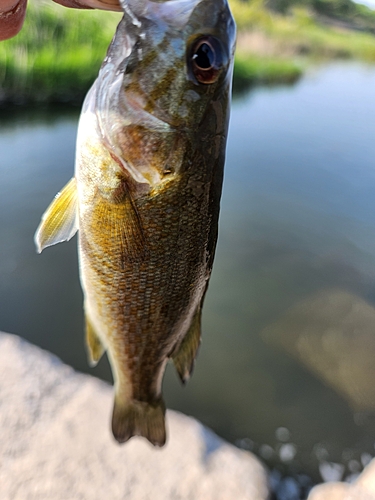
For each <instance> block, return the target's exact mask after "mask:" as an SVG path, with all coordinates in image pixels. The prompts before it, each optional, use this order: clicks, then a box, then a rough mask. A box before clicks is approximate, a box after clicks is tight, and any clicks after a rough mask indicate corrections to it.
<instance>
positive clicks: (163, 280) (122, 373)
mask: <svg viewBox="0 0 375 500" xmlns="http://www.w3.org/2000/svg"><path fill="white" fill-rule="evenodd" d="M122 8H123V11H124V15H123V18H122V20H121V22H120V24H119V26H118V28H117V31H116V34H115V36H114V38H113V40H112V43H111V45H110V47H109V49H108V52H107V56H106V58H105V60H104V62H103V64H102V67H101V69H100V72H99V76H98V78H97V80H96V81H95V83H94V84H93V86H92V88H91V90H90V91H89V93H88V94H87V96H86V99H85V102H84V105H83V109H82V113H81V117H80V122H79V127H78V137H77V151H76V165H75V176H74V178H73V179H71V181H70V182H69V183H68V184H67V185H66V186H65V188H64V189H63V190H62V191H61V193H59V194H58V195H57V196H56V198H55V200H54V201H53V202H52V204H51V205H50V207H49V208H48V209H47V211H46V212H45V214H44V215H43V217H42V221H41V223H40V225H39V228H38V230H37V232H36V235H35V241H36V245H37V248H38V251H39V252H41V251H42V250H43V249H44V248H45V247H47V246H50V245H54V244H55V243H58V242H61V241H65V240H69V239H70V238H71V237H72V236H73V235H74V234H75V232H76V231H77V229H79V232H78V250H79V260H80V277H81V283H82V288H83V292H84V309H85V316H86V343H87V348H88V355H89V360H90V363H91V364H92V365H95V364H96V363H97V362H98V361H99V359H100V358H101V356H102V355H103V353H104V352H105V351H106V352H107V354H108V357H109V361H110V364H111V368H112V372H113V376H114V384H115V402H114V409H113V417H112V430H113V434H114V437H115V438H116V439H117V441H118V442H121V443H122V442H125V441H127V440H128V439H129V438H131V437H132V436H134V435H140V436H144V437H145V438H147V439H148V440H149V441H150V442H151V443H152V444H153V445H156V446H163V445H164V443H165V440H166V431H165V422H164V416H165V405H164V402H163V399H162V393H161V386H162V379H163V375H164V370H165V366H166V363H167V361H168V359H170V358H171V359H172V360H173V362H174V365H175V367H176V369H177V372H178V374H179V376H180V378H181V380H182V382H184V383H185V382H186V381H187V380H188V379H189V377H190V375H191V372H192V369H193V364H194V360H195V358H196V355H197V351H198V347H199V344H200V338H201V326H200V325H201V311H202V303H203V299H204V295H205V293H206V290H207V286H208V281H209V278H210V274H211V269H212V264H213V258H214V253H215V246H216V240H217V231H218V216H219V206H220V196H221V187H222V177H223V167H224V159H225V148H226V138H227V129H228V120H229V106H230V93H231V79H232V65H233V54H234V46H235V24H234V21H233V18H232V16H231V13H230V10H229V7H228V5H227V0H127V1H125V0H123V2H122Z"/></svg>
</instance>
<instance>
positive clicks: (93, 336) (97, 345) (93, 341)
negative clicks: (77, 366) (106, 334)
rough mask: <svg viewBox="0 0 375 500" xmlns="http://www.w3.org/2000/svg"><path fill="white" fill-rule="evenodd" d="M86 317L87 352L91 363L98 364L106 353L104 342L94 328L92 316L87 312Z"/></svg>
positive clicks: (92, 364)
mask: <svg viewBox="0 0 375 500" xmlns="http://www.w3.org/2000/svg"><path fill="white" fill-rule="evenodd" d="M85 318H86V346H87V354H88V358H89V365H90V366H96V365H97V364H98V361H99V360H100V358H101V357H102V356H103V354H104V351H105V349H104V347H103V344H102V342H101V340H100V338H99V336H98V334H97V333H96V331H95V330H94V327H93V326H92V323H91V321H90V318H89V317H88V315H87V313H86V314H85Z"/></svg>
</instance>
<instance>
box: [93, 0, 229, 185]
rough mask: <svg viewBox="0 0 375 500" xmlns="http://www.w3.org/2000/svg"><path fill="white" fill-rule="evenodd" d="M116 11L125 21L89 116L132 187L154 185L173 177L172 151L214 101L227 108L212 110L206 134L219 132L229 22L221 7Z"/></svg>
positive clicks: (204, 0) (166, 5)
mask: <svg viewBox="0 0 375 500" xmlns="http://www.w3.org/2000/svg"><path fill="white" fill-rule="evenodd" d="M121 5H122V8H123V10H124V16H123V18H122V20H121V22H120V24H119V26H118V29H117V32H116V35H115V37H114V39H113V41H112V44H111V46H110V47H109V49H108V53H107V57H106V59H105V61H104V63H103V65H102V68H101V71H100V74H99V77H98V80H97V82H96V91H95V113H96V115H97V119H98V125H99V128H100V133H101V136H102V137H103V138H104V140H105V142H106V144H107V146H108V147H109V148H111V149H112V151H113V152H114V154H116V156H117V157H118V158H119V159H120V161H121V163H122V165H123V167H124V168H125V169H126V170H127V171H128V172H130V174H131V176H132V177H133V179H134V180H135V181H137V182H139V183H145V182H146V183H148V184H150V185H155V184H157V183H159V182H160V180H161V179H162V178H163V175H164V173H165V172H166V171H167V172H170V171H171V170H173V171H176V170H178V168H179V165H178V162H179V161H180V160H181V158H182V157H183V151H182V149H181V147H180V146H179V145H178V144H180V145H181V144H184V143H186V141H190V143H191V142H192V141H193V142H194V134H195V133H196V130H197V129H198V128H199V125H200V123H201V122H202V120H203V119H204V118H205V116H206V115H207V113H208V112H210V111H212V110H213V109H214V107H215V103H217V102H220V103H221V108H223V107H224V108H225V109H221V110H218V109H216V111H215V116H216V118H217V120H216V121H215V120H214V121H215V123H214V122H213V121H212V123H211V128H212V129H214V130H212V133H213V134H220V133H225V132H224V129H226V127H227V121H228V113H227V108H228V102H229V98H228V96H229V94H230V89H231V79H232V63H233V55H234V47H235V32H236V29H235V23H234V20H233V18H232V15H231V12H230V9H229V7H228V4H227V0H122V1H121ZM220 121H221V123H219V122H220ZM176 141H177V142H176ZM177 143H178V144H177ZM176 149H178V150H180V153H179V154H178V152H177V154H176ZM140 151H142V153H141V155H140ZM172 153H173V155H172ZM172 156H173V158H174V160H173V162H174V164H173V165H171V161H172V160H171V157H172ZM140 157H141V158H140Z"/></svg>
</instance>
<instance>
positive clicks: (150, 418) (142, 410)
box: [112, 395, 166, 446]
mask: <svg viewBox="0 0 375 500" xmlns="http://www.w3.org/2000/svg"><path fill="white" fill-rule="evenodd" d="M164 415H165V405H164V401H163V400H162V399H161V398H160V399H158V400H156V401H153V402H144V401H136V400H132V401H126V402H122V401H121V400H120V398H119V397H118V396H117V395H116V397H115V404H114V407H113V415H112V432H113V436H114V437H115V439H116V441H118V442H119V443H125V442H126V441H128V439H130V438H131V437H132V436H143V437H145V438H146V439H148V440H149V441H150V443H151V444H153V445H154V446H164V444H165V440H166V432H165V420H164Z"/></svg>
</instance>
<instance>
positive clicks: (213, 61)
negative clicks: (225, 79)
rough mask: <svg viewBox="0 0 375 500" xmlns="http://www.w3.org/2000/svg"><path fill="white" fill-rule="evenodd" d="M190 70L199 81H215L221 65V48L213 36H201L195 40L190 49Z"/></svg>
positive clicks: (206, 82)
mask: <svg viewBox="0 0 375 500" xmlns="http://www.w3.org/2000/svg"><path fill="white" fill-rule="evenodd" d="M190 66H191V70H192V72H193V74H194V76H195V78H196V80H197V81H198V82H199V83H203V84H206V85H208V84H210V83H214V82H216V80H217V79H218V77H219V74H220V70H221V68H222V67H223V56H222V48H221V44H220V42H219V40H218V39H217V38H215V37H213V36H209V35H208V36H202V37H200V38H198V40H195V42H194V44H193V45H192V47H191V51H190Z"/></svg>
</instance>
